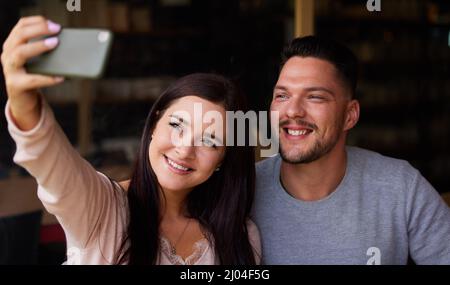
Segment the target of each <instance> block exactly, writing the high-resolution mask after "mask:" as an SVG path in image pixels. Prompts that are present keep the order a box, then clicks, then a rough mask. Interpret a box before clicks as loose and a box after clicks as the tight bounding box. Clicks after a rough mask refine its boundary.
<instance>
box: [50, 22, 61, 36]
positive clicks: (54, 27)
mask: <svg viewBox="0 0 450 285" xmlns="http://www.w3.org/2000/svg"><path fill="white" fill-rule="evenodd" d="M47 25H48V29H49V31H50V32H53V33H57V32H59V30H61V25H60V24H56V23H54V22H52V21H50V20H49V21H47Z"/></svg>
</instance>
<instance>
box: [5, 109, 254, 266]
mask: <svg viewBox="0 0 450 285" xmlns="http://www.w3.org/2000/svg"><path fill="white" fill-rule="evenodd" d="M42 101H43V104H42V111H41V118H40V120H39V123H38V124H37V125H36V127H35V128H34V129H32V130H30V131H26V132H24V131H21V130H20V129H19V128H18V127H17V126H16V125H15V124H14V121H13V120H12V117H11V114H10V111H9V102H8V103H7V104H6V107H5V114H6V119H7V121H8V130H9V132H10V134H11V136H12V138H13V140H14V141H15V143H16V145H17V150H16V153H15V155H14V162H15V163H17V164H19V165H20V166H22V167H24V168H25V169H26V170H27V171H28V172H29V173H30V174H31V175H32V176H33V177H34V178H35V179H36V181H37V183H38V191H37V194H38V197H39V199H40V200H41V201H42V203H43V204H44V206H45V208H46V209H47V211H48V212H50V213H51V214H53V215H55V216H56V217H57V219H58V221H59V222H60V224H61V225H62V227H63V229H64V232H65V234H66V238H67V257H68V259H67V262H66V263H67V264H111V263H113V262H114V260H115V256H116V252H117V251H118V249H119V247H120V245H121V242H122V238H123V236H124V234H125V231H126V228H127V224H128V219H129V211H128V203H127V196H126V192H125V191H123V190H121V188H120V187H113V186H112V185H111V182H110V180H109V179H108V178H107V177H106V176H105V175H104V174H102V173H100V172H97V171H96V170H95V169H94V168H93V167H92V166H91V165H90V164H89V163H88V162H87V161H86V160H84V159H83V158H82V157H81V156H80V155H79V154H78V152H77V151H76V150H75V149H74V148H73V147H72V145H71V144H70V142H69V141H68V139H67V137H66V136H65V134H64V133H63V131H62V129H61V128H60V126H59V125H58V124H57V122H56V121H55V118H54V116H53V113H52V111H51V109H50V107H49V106H48V105H47V103H46V102H45V100H42ZM247 226H248V232H249V238H250V242H251V244H252V246H253V248H254V252H255V256H256V257H257V261H258V263H259V262H260V256H261V243H260V238H259V232H258V229H257V227H256V226H255V224H254V223H253V222H251V221H250V220H249V222H248V224H247ZM195 247H196V250H195V251H194V254H193V255H192V256H191V257H189V258H187V259H186V260H183V259H181V258H180V257H178V256H176V255H175V256H174V255H171V254H170V250H169V249H168V244H167V240H165V239H164V238H162V237H161V249H160V254H159V264H217V263H218V262H217V259H216V258H215V254H214V250H213V248H212V246H211V245H210V244H209V243H208V242H207V241H206V240H203V241H200V242H198V243H197V244H196V246H195Z"/></svg>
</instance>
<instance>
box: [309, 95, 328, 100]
mask: <svg viewBox="0 0 450 285" xmlns="http://www.w3.org/2000/svg"><path fill="white" fill-rule="evenodd" d="M309 98H310V99H314V100H325V97H323V96H320V95H310V96H309Z"/></svg>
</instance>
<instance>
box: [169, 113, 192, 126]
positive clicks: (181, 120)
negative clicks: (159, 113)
mask: <svg viewBox="0 0 450 285" xmlns="http://www.w3.org/2000/svg"><path fill="white" fill-rule="evenodd" d="M169 117H170V118H173V119H177V120H178V121H179V122H180V123H182V124H183V125H189V124H190V123H189V121H187V120H185V119H183V118H181V117H179V116H177V115H169Z"/></svg>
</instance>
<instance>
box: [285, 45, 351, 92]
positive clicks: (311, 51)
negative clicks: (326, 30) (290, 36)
mask: <svg viewBox="0 0 450 285" xmlns="http://www.w3.org/2000/svg"><path fill="white" fill-rule="evenodd" d="M294 56H299V57H315V58H318V59H322V60H326V61H328V62H330V63H331V64H333V65H334V66H335V67H336V69H337V71H338V74H339V76H340V77H341V80H342V81H343V83H344V84H345V85H346V86H347V87H348V88H349V90H350V94H351V97H352V98H354V97H355V94H356V84H357V80H358V59H357V58H356V56H355V54H354V53H353V52H352V51H351V50H350V49H349V48H347V47H346V46H344V45H342V44H340V43H338V42H335V41H332V40H328V39H323V38H319V37H316V36H306V37H300V38H296V39H294V40H292V41H291V42H290V43H289V44H288V45H286V46H285V48H284V50H283V53H282V61H281V68H282V67H283V66H284V64H285V63H286V62H287V61H288V60H289V59H290V58H291V57H294Z"/></svg>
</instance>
